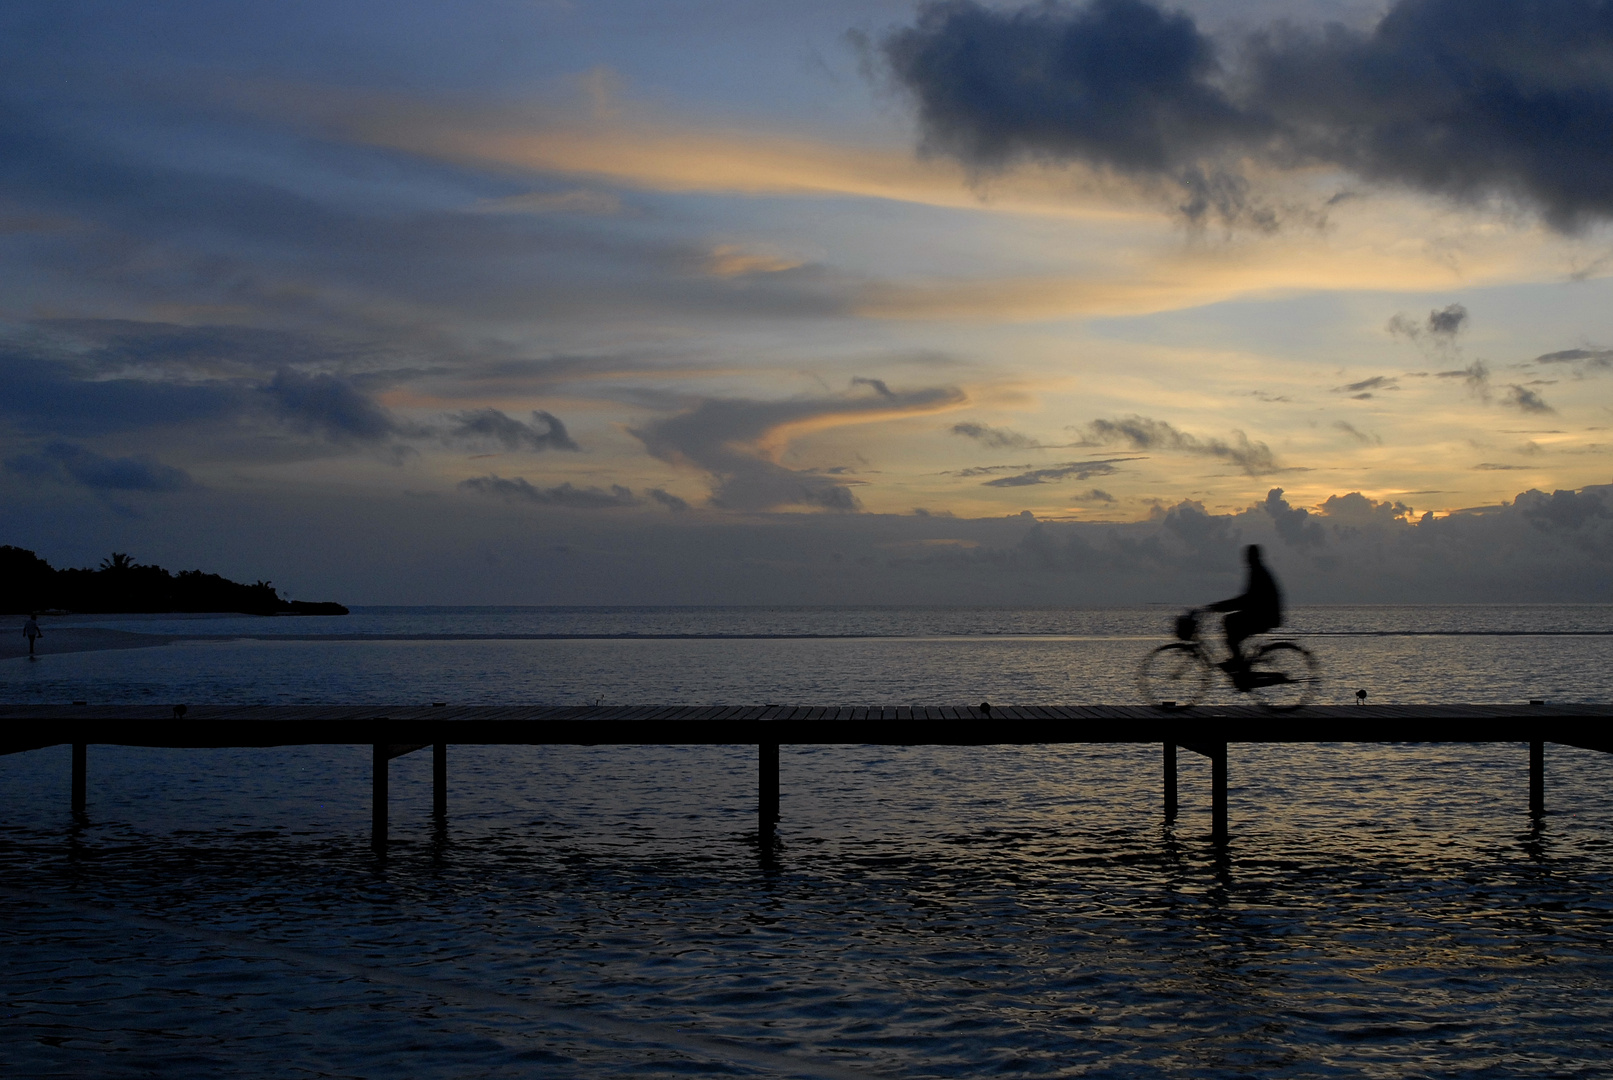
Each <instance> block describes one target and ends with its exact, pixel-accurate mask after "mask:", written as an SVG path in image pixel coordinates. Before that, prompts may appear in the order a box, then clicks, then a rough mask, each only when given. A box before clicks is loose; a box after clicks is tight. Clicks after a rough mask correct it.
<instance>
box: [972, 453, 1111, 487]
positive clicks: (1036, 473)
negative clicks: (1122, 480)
mask: <svg viewBox="0 0 1613 1080" xmlns="http://www.w3.org/2000/svg"><path fill="white" fill-rule="evenodd" d="M1137 460H1139V459H1137V458H1106V459H1104V460H1103V461H1069V462H1065V463H1064V464H1063V465H1054V466H1052V467H1050V468H1046V469H1032V470H1031V471H1029V472H1022V473H1018V474H1016V475H1014V476H1000V477H998V478H997V479H995V480H987V481H985V483H984V485H983V486H985V487H997V488H1007V487H1029V486H1031V485H1032V484H1052V483H1057V482H1058V481H1060V480H1070V479H1075V480H1090V479H1092V478H1093V477H1094V476H1113V475H1114V474H1115V473H1116V472H1117V471H1119V470H1117V469H1116V468H1115V464H1116V463H1118V462H1122V461H1137Z"/></svg>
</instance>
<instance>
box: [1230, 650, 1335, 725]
mask: <svg viewBox="0 0 1613 1080" xmlns="http://www.w3.org/2000/svg"><path fill="white" fill-rule="evenodd" d="M1246 678H1247V679H1248V681H1249V696H1250V697H1252V698H1254V699H1255V700H1256V701H1257V702H1259V703H1260V704H1262V705H1264V706H1265V707H1266V708H1268V709H1277V710H1286V709H1297V708H1299V707H1300V706H1301V705H1309V704H1310V703H1311V702H1312V701H1314V700H1315V699H1316V691H1317V688H1318V686H1319V685H1320V684H1321V681H1322V675H1321V669H1320V667H1319V666H1318V665H1317V663H1316V657H1314V656H1312V655H1311V653H1310V650H1308V649H1306V648H1304V647H1302V646H1299V645H1296V644H1294V643H1293V642H1292V641H1274V642H1272V643H1271V644H1270V645H1267V646H1266V647H1265V648H1263V649H1261V650H1260V651H1259V652H1257V653H1255V655H1254V657H1253V659H1251V660H1250V662H1249V673H1248V675H1247V676H1246Z"/></svg>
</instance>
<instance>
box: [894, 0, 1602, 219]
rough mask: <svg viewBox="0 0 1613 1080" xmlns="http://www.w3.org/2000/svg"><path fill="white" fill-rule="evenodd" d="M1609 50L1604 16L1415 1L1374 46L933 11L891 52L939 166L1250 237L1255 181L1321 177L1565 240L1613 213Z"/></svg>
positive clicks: (1580, 0)
mask: <svg viewBox="0 0 1613 1080" xmlns="http://www.w3.org/2000/svg"><path fill="white" fill-rule="evenodd" d="M1610 50H1613V21H1610V20H1609V19H1608V18H1607V16H1606V7H1605V5H1604V4H1603V3H1601V2H1600V0H1553V2H1552V3H1549V4H1546V3H1519V2H1516V0H1399V2H1397V3H1394V4H1392V5H1391V6H1390V7H1389V9H1388V11H1387V12H1386V13H1385V14H1384V16H1383V17H1382V19H1381V20H1380V21H1379V22H1378V23H1377V25H1376V26H1374V27H1372V28H1371V29H1370V30H1356V29H1352V28H1349V27H1345V26H1341V25H1338V24H1331V25H1329V26H1328V27H1326V29H1325V30H1322V31H1320V32H1309V31H1304V30H1300V29H1297V28H1295V27H1293V26H1291V25H1288V24H1278V25H1273V26H1271V27H1268V28H1266V29H1262V30H1259V31H1257V32H1255V33H1252V34H1249V35H1247V36H1246V37H1244V38H1243V40H1241V41H1239V42H1237V43H1235V46H1234V47H1232V48H1229V49H1226V50H1222V49H1220V48H1218V46H1217V44H1216V43H1215V42H1214V41H1212V40H1211V39H1210V38H1209V37H1208V36H1207V35H1206V34H1204V33H1203V32H1202V31H1201V30H1200V29H1199V28H1198V26H1197V24H1196V23H1195V22H1194V21H1193V19H1192V17H1191V16H1189V15H1186V14H1183V13H1176V12H1166V11H1164V10H1162V9H1161V8H1159V7H1156V6H1155V5H1153V4H1151V3H1145V2H1142V0H1092V2H1090V3H1085V4H1067V3H1057V2H1053V3H1043V4H1034V5H1030V6H1026V7H1022V8H1018V9H990V8H986V7H983V6H981V5H979V4H977V3H973V2H970V0H931V2H929V3H926V4H924V5H922V6H921V7H920V9H919V15H918V18H917V21H916V22H915V24H914V25H912V26H911V27H907V28H904V29H900V30H897V31H895V32H894V33H892V34H890V35H889V36H887V37H886V38H885V40H884V42H883V51H884V57H885V60H886V62H887V64H888V68H889V70H890V71H891V72H892V73H893V74H894V76H895V78H896V79H897V81H898V82H899V83H900V84H901V85H902V86H904V87H905V88H906V89H907V90H909V91H910V92H911V93H912V95H913V97H914V98H915V100H916V102H917V106H918V114H919V120H920V123H921V125H922V129H923V138H924V146H925V148H926V149H928V150H929V151H930V152H932V153H941V154H946V155H949V156H951V157H955V158H957V159H958V160H960V161H963V162H965V163H967V164H969V165H971V166H973V167H976V168H982V169H995V168H1002V167H1004V166H1007V165H1011V164H1014V163H1017V162H1021V161H1026V160H1033V161H1034V160H1043V161H1045V160H1057V161H1075V162H1081V163H1084V164H1088V165H1091V166H1094V167H1097V168H1100V169H1105V170H1108V171H1111V172H1114V173H1118V174H1122V175H1126V176H1130V177H1134V178H1139V179H1142V180H1145V181H1152V182H1168V183H1170V184H1172V185H1174V187H1175V189H1176V191H1177V192H1178V194H1179V197H1180V198H1181V199H1182V204H1181V208H1182V210H1183V212H1184V213H1186V214H1187V215H1188V216H1189V217H1203V216H1205V215H1206V214H1213V215H1215V216H1218V217H1220V218H1222V219H1224V220H1227V221H1238V220H1242V219H1247V218H1249V217H1250V216H1251V209H1253V211H1254V212H1255V213H1256V215H1258V213H1259V212H1260V211H1261V208H1259V207H1258V206H1257V205H1253V204H1252V203H1251V200H1250V196H1249V192H1248V182H1247V180H1245V179H1244V176H1245V165H1244V163H1245V162H1247V163H1249V164H1250V165H1252V166H1253V167H1254V168H1256V169H1259V168H1265V169H1291V168H1300V167H1307V166H1323V167H1331V168H1336V169H1343V170H1345V171H1348V172H1350V173H1352V174H1354V175H1355V176H1357V177H1359V178H1361V179H1363V180H1366V181H1375V182H1381V183H1388V184H1395V185H1401V186H1405V187H1408V188H1412V189H1414V190H1418V191H1422V192H1426V193H1429V194H1432V195H1436V196H1441V197H1445V198H1448V199H1451V200H1456V201H1461V202H1469V201H1473V200H1477V199H1482V198H1486V197H1492V196H1503V197H1508V198H1512V199H1516V200H1518V201H1521V202H1524V203H1526V204H1528V205H1531V206H1533V207H1535V208H1536V209H1538V210H1539V211H1540V212H1541V213H1542V214H1543V215H1544V216H1545V218H1546V219H1547V220H1548V221H1549V222H1550V223H1551V224H1553V225H1554V226H1556V227H1558V228H1560V229H1571V228H1574V227H1576V226H1577V225H1579V224H1581V223H1583V222H1585V221H1587V220H1590V219H1595V218H1604V217H1607V216H1609V215H1610V214H1613V144H1610V143H1609V142H1608V140H1607V138H1606V132H1607V131H1608V130H1609V129H1610V128H1613V71H1610V69H1609V66H1608V64H1607V57H1608V55H1609V52H1610ZM1255 223H1256V224H1259V223H1260V222H1259V221H1258V219H1257V220H1256V221H1255Z"/></svg>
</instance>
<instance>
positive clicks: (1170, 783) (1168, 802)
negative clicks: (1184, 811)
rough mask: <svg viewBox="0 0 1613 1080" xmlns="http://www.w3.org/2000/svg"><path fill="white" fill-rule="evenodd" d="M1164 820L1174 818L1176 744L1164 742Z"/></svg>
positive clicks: (1173, 819)
mask: <svg viewBox="0 0 1613 1080" xmlns="http://www.w3.org/2000/svg"><path fill="white" fill-rule="evenodd" d="M1165 820H1166V821H1175V820H1176V744H1175V743H1173V742H1168V743H1166V744H1165Z"/></svg>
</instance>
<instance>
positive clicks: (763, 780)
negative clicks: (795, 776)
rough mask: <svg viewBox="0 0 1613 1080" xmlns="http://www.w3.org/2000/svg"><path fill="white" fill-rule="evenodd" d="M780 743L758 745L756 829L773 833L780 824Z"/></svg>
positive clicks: (763, 834) (766, 834) (761, 832)
mask: <svg viewBox="0 0 1613 1080" xmlns="http://www.w3.org/2000/svg"><path fill="white" fill-rule="evenodd" d="M778 817H779V814H778V743H776V742H775V743H759V744H757V747H756V831H757V833H758V834H760V835H762V836H768V835H771V834H772V832H773V828H774V826H775V825H777V824H778Z"/></svg>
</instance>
